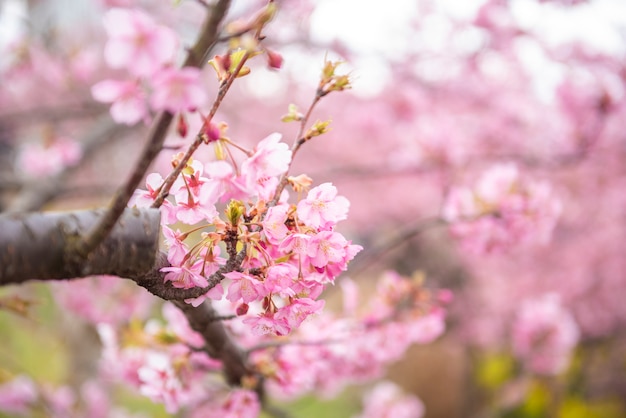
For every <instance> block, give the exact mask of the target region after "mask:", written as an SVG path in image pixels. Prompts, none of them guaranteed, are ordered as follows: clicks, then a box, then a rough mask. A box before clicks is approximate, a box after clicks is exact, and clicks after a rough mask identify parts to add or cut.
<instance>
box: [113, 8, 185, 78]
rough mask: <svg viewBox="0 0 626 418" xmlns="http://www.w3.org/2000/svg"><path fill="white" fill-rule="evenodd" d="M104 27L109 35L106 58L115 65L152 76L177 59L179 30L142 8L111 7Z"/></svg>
mask: <svg viewBox="0 0 626 418" xmlns="http://www.w3.org/2000/svg"><path fill="white" fill-rule="evenodd" d="M104 28H105V29H106V31H107V34H108V36H109V40H108V42H107V43H106V46H105V48H104V57H105V59H106V62H107V64H109V66H111V67H112V68H126V69H128V70H129V71H130V72H131V74H133V75H136V76H149V75H151V74H153V73H154V72H156V71H157V70H158V69H159V68H160V67H161V66H162V65H164V64H167V63H170V62H171V61H172V60H173V59H174V54H175V52H176V48H177V46H178V37H177V35H176V33H174V32H173V31H172V30H171V29H169V28H167V27H165V26H161V25H158V24H156V23H155V22H154V21H153V20H152V18H151V17H150V16H148V15H147V14H145V13H144V12H142V11H140V10H137V9H118V8H114V9H111V10H109V11H108V12H107V13H106V14H105V16H104Z"/></svg>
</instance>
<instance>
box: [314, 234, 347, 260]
mask: <svg viewBox="0 0 626 418" xmlns="http://www.w3.org/2000/svg"><path fill="white" fill-rule="evenodd" d="M346 245H347V241H346V239H345V238H344V237H343V235H341V234H339V233H337V232H333V231H322V232H318V233H317V234H316V235H314V236H313V237H312V238H311V240H310V241H309V245H308V247H307V255H308V256H309V258H310V260H311V264H313V265H314V266H315V267H324V266H326V265H327V264H329V263H340V262H342V261H343V260H344V257H345V256H346V250H345V247H346Z"/></svg>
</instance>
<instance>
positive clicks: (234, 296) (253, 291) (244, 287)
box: [224, 271, 267, 303]
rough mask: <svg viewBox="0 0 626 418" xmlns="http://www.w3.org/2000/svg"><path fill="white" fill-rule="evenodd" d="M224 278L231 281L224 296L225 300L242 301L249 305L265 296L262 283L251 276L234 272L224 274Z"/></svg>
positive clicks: (265, 292)
mask: <svg viewBox="0 0 626 418" xmlns="http://www.w3.org/2000/svg"><path fill="white" fill-rule="evenodd" d="M224 276H225V277H226V278H228V279H230V280H232V282H231V283H230V286H228V295H226V299H228V300H230V301H231V302H236V301H239V300H242V301H243V302H244V303H250V302H253V301H256V300H260V299H261V298H262V297H264V296H265V295H266V294H267V291H266V290H265V288H264V286H263V282H261V281H260V280H258V279H256V278H255V277H253V276H250V275H248V274H245V273H240V272H236V271H233V272H230V273H226V274H224Z"/></svg>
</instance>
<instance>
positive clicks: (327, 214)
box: [298, 183, 350, 229]
mask: <svg viewBox="0 0 626 418" xmlns="http://www.w3.org/2000/svg"><path fill="white" fill-rule="evenodd" d="M349 206H350V202H349V201H348V199H346V198H345V197H343V196H337V188H336V187H335V186H333V185H332V183H323V184H320V185H319V186H317V187H314V188H313V189H311V190H310V191H309V193H308V195H307V197H306V199H304V200H301V201H300V202H299V203H298V217H299V219H300V220H301V221H302V222H304V224H305V225H307V226H310V227H312V228H324V229H327V228H329V227H333V226H334V225H335V224H336V223H337V222H339V221H341V220H344V219H346V218H347V217H348V208H349Z"/></svg>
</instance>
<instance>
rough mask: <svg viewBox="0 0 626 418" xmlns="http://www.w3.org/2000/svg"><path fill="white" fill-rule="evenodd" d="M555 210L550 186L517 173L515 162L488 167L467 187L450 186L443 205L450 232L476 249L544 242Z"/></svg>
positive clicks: (484, 250) (485, 250)
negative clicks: (474, 183)
mask: <svg viewBox="0 0 626 418" xmlns="http://www.w3.org/2000/svg"><path fill="white" fill-rule="evenodd" d="M560 213H561V204H560V202H559V200H558V199H557V198H555V197H554V195H553V193H552V190H551V188H550V186H549V185H548V184H546V183H542V182H536V181H531V180H528V179H526V178H523V177H522V175H521V174H520V172H519V170H518V168H517V166H516V165H515V164H500V165H496V166H494V167H492V168H490V169H489V170H487V171H486V172H484V173H483V174H482V176H481V177H480V178H479V180H478V182H477V183H476V185H475V186H474V187H473V188H467V187H458V188H454V189H452V191H451V192H450V194H449V196H448V199H447V202H446V204H445V207H444V209H443V217H444V218H445V219H446V221H448V222H450V223H451V227H450V231H451V233H452V235H453V236H455V237H457V238H459V239H460V240H461V241H462V243H463V244H464V245H465V247H467V248H468V249H469V250H471V251H473V252H477V253H488V252H492V251H501V250H504V249H506V248H508V247H511V246H514V245H515V244H519V243H520V242H540V243H545V242H547V241H548V240H549V239H550V236H551V234H552V230H553V229H554V226H555V224H556V221H557V219H558V217H559V215H560Z"/></svg>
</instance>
